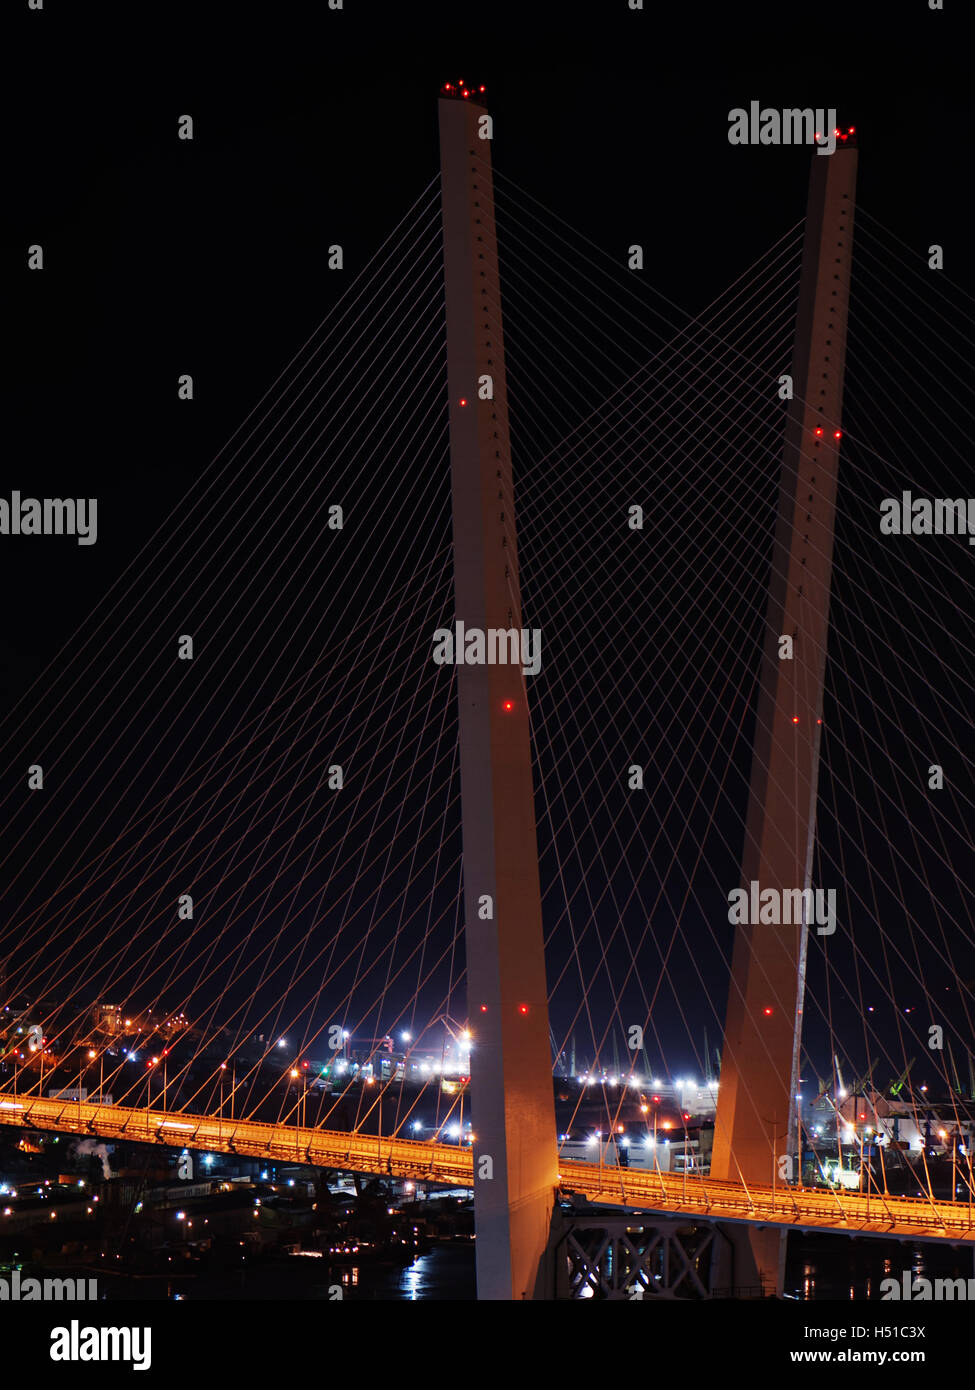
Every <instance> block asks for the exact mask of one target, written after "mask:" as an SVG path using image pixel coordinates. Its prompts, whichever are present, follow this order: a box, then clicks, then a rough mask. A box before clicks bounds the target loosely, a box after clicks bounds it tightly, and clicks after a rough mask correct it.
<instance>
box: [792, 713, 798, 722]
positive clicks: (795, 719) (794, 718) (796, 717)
mask: <svg viewBox="0 0 975 1390" xmlns="http://www.w3.org/2000/svg"><path fill="white" fill-rule="evenodd" d="M792 722H793V724H798V723H799V716H798V714H794V715H793V716H792Z"/></svg>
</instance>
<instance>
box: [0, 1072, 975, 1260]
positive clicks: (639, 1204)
mask: <svg viewBox="0 0 975 1390" xmlns="http://www.w3.org/2000/svg"><path fill="white" fill-rule="evenodd" d="M0 1123H3V1124H8V1125H21V1126H28V1127H31V1128H34V1129H42V1130H55V1131H57V1132H58V1133H61V1134H84V1135H96V1136H98V1137H99V1138H101V1139H109V1140H111V1139H131V1140H135V1141H137V1142H140V1143H150V1144H153V1143H156V1144H166V1145H169V1146H173V1145H181V1146H183V1147H185V1148H192V1149H203V1150H210V1151H212V1152H214V1153H229V1154H238V1155H240V1156H241V1157H248V1158H261V1159H271V1160H273V1161H277V1162H279V1163H286V1162H288V1161H289V1160H290V1161H291V1162H293V1163H308V1164H311V1165H314V1166H316V1167H320V1168H337V1169H348V1170H354V1171H356V1172H364V1173H378V1174H383V1175H385V1176H392V1177H395V1178H412V1179H415V1180H417V1181H426V1182H434V1183H440V1184H446V1185H449V1186H455V1187H466V1188H471V1187H473V1163H472V1158H471V1153H470V1150H463V1149H458V1148H456V1147H455V1146H453V1145H449V1144H434V1143H422V1142H420V1141H418V1140H412V1139H393V1138H389V1137H387V1136H383V1137H382V1138H380V1137H379V1136H369V1135H362V1134H349V1133H346V1132H345V1131H341V1130H327V1129H303V1128H299V1127H296V1126H294V1125H279V1124H263V1123H260V1122H258V1121H256V1120H229V1119H222V1118H220V1117H219V1116H217V1117H214V1116H212V1115H192V1114H187V1113H180V1112H176V1113H172V1114H170V1113H168V1112H166V1111H164V1110H156V1109H150V1110H144V1109H139V1110H130V1109H127V1108H125V1107H123V1106H119V1105H100V1104H98V1103H96V1102H93V1101H81V1102H79V1101H73V1100H44V1099H40V1098H38V1097H36V1096H15V1095H13V1094H12V1093H10V1092H6V1091H0ZM559 1166H560V1175H559V1176H560V1178H561V1185H562V1191H563V1195H564V1196H565V1195H571V1194H574V1193H577V1194H580V1195H582V1196H584V1197H585V1198H588V1199H589V1200H590V1201H592V1202H598V1203H600V1204H609V1205H613V1206H622V1207H628V1208H629V1207H632V1208H637V1209H639V1210H642V1211H654V1212H659V1213H662V1214H666V1215H670V1216H688V1217H698V1218H705V1219H707V1220H709V1221H747V1222H751V1223H760V1224H762V1225H782V1226H790V1227H793V1228H796V1229H800V1230H805V1229H807V1228H808V1229H814V1228H815V1229H824V1230H832V1231H838V1232H846V1233H848V1234H849V1233H852V1232H857V1233H859V1234H863V1235H875V1236H883V1235H887V1236H891V1235H893V1236H923V1237H925V1238H926V1239H928V1240H948V1241H972V1242H975V1212H973V1208H972V1205H971V1203H966V1204H964V1205H963V1204H961V1203H957V1202H955V1203H952V1202H937V1201H933V1200H930V1199H927V1198H915V1197H887V1196H882V1195H878V1194H877V1193H871V1194H869V1195H861V1194H859V1193H850V1192H838V1191H835V1190H833V1189H823V1188H795V1187H779V1188H775V1189H773V1188H772V1187H756V1186H755V1185H754V1184H753V1185H752V1186H750V1187H749V1188H748V1189H746V1188H745V1187H744V1186H739V1185H737V1184H735V1183H729V1182H715V1181H712V1180H711V1179H710V1178H693V1177H687V1176H684V1175H676V1174H673V1173H658V1172H650V1171H646V1170H639V1169H633V1168H616V1167H606V1168H600V1167H599V1166H598V1165H596V1164H593V1163H578V1162H569V1161H564V1162H562V1163H560V1165H559Z"/></svg>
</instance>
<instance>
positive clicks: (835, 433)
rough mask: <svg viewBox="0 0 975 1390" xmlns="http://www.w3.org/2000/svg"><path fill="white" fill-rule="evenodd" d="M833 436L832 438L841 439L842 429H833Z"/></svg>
mask: <svg viewBox="0 0 975 1390" xmlns="http://www.w3.org/2000/svg"><path fill="white" fill-rule="evenodd" d="M833 438H834V439H842V438H843V431H842V430H834V431H833Z"/></svg>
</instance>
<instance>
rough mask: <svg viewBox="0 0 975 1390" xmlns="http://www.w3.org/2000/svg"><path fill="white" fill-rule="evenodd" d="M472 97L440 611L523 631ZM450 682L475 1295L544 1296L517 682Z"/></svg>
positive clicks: (489, 209)
mask: <svg viewBox="0 0 975 1390" xmlns="http://www.w3.org/2000/svg"><path fill="white" fill-rule="evenodd" d="M465 93H466V95H465ZM482 93H483V89H474V88H463V87H461V86H459V85H452V87H451V88H445V89H444V91H443V93H442V94H441V97H440V103H439V104H440V149H441V173H442V181H443V230H444V270H445V285H446V310H447V379H448V390H449V393H450V457H451V480H452V489H453V531H454V592H455V602H456V608H455V613H456V619H457V621H458V622H462V623H463V624H464V628H465V630H466V631H468V632H469V631H470V630H472V629H475V630H479V631H480V632H482V633H485V634H486V633H487V632H488V631H489V630H490V629H496V630H498V629H503V630H506V631H509V632H510V631H511V630H514V631H516V632H518V631H520V629H521V626H522V619H521V594H520V589H519V583H518V554H517V548H516V543H515V522H514V505H513V497H512V481H511V451H510V444H509V438H508V403H507V394H506V390H505V372H504V346H503V341H502V331H501V293H500V284H499V279H498V257H497V243H496V238H495V226H494V191H493V184H492V177H491V138H490V137H491V121H490V117H489V115H488V113H487V110H486V108H485V105H484V98H483V95H482ZM458 655H460V654H459V653H458ZM457 677H458V699H459V708H460V778H461V808H462V812H461V813H462V821H463V849H464V911H465V928H466V931H465V935H466V942H467V998H468V1012H469V1018H470V1028H471V1032H472V1034H473V1044H472V1048H471V1107H472V1111H471V1121H472V1126H473V1130H474V1135H475V1140H474V1174H475V1177H474V1184H475V1186H474V1215H475V1222H476V1228H477V1242H476V1257H477V1295H478V1298H481V1299H522V1298H532V1297H546V1296H551V1285H550V1283H549V1274H548V1271H547V1270H546V1268H545V1264H546V1262H545V1260H544V1258H543V1257H544V1253H545V1249H546V1246H547V1243H548V1238H549V1230H550V1225H551V1215H552V1206H553V1202H554V1193H555V1188H556V1184H557V1178H558V1174H557V1149H556V1138H555V1102H554V1095H553V1084H552V1054H551V1048H550V1044H549V1027H548V1002H547V990H546V983H545V958H544V951H543V936H542V908H541V895H540V890H539V880H538V849H537V843H536V834H535V806H534V795H533V790H532V774H531V751H530V746H529V723H528V695H529V684H530V678H529V680H528V681H526V678H525V676H524V675H523V673H522V663H521V661H520V660H517V661H510V660H509V661H508V662H506V663H504V664H494V665H489V664H486V663H483V664H476V665H466V664H465V665H460V666H458V670H457Z"/></svg>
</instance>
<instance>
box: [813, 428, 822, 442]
mask: <svg viewBox="0 0 975 1390" xmlns="http://www.w3.org/2000/svg"><path fill="white" fill-rule="evenodd" d="M813 434H814V435H815V436H816V438H817V439H821V438H822V434H823V427H822V425H817V426H816V428H815V429H814V430H813Z"/></svg>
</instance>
